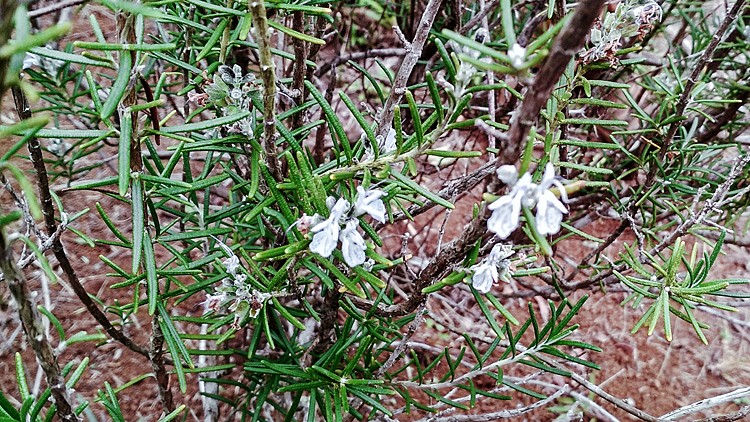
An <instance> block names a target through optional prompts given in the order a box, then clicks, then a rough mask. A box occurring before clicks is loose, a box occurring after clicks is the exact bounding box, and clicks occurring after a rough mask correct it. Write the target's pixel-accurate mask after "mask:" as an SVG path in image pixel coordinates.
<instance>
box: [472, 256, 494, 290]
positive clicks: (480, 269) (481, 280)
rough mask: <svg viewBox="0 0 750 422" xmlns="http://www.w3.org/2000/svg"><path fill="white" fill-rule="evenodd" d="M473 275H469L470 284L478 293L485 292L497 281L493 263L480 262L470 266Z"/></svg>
mask: <svg viewBox="0 0 750 422" xmlns="http://www.w3.org/2000/svg"><path fill="white" fill-rule="evenodd" d="M471 270H472V271H474V275H473V276H471V285H472V286H474V288H475V289H477V291H478V292H480V293H487V292H489V291H490V288H492V285H493V284H494V283H496V282H497V266H496V265H495V264H494V263H489V262H482V263H481V264H478V265H474V266H472V267H471Z"/></svg>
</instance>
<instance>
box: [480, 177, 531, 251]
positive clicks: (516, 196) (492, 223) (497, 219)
mask: <svg viewBox="0 0 750 422" xmlns="http://www.w3.org/2000/svg"><path fill="white" fill-rule="evenodd" d="M534 188H535V185H534V184H533V183H531V175H530V174H529V173H526V174H524V175H523V176H521V179H519V180H518V183H516V184H515V185H514V186H513V189H511V191H510V193H508V194H507V195H505V196H502V197H501V198H500V199H498V200H496V201H495V202H493V203H491V204H490V205H489V207H488V208H489V209H490V210H491V211H492V215H491V216H490V219H489V220H488V221H487V228H488V229H489V230H490V231H492V232H494V233H497V235H498V236H500V238H501V239H505V238H507V237H508V236H510V234H511V233H513V231H514V230H515V229H517V228H518V223H519V215H520V213H521V205H522V204H523V205H525V202H526V201H524V199H525V197H526V196H527V195H529V193H530V192H531V191H532V190H533V189H534Z"/></svg>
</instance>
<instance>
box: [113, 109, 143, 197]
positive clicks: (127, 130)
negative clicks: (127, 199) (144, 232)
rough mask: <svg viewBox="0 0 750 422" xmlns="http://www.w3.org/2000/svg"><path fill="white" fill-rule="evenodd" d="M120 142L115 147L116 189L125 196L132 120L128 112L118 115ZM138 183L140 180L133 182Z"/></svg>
mask: <svg viewBox="0 0 750 422" xmlns="http://www.w3.org/2000/svg"><path fill="white" fill-rule="evenodd" d="M120 122H121V124H120V143H119V146H118V149H117V171H118V183H117V186H118V189H119V193H120V196H125V193H126V192H127V191H128V185H129V184H130V151H131V145H130V142H131V136H132V133H131V132H132V130H133V121H132V117H131V114H130V113H129V112H127V111H126V112H124V113H122V116H120ZM134 183H140V182H137V181H136V182H134Z"/></svg>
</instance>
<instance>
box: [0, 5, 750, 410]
mask: <svg viewBox="0 0 750 422" xmlns="http://www.w3.org/2000/svg"><path fill="white" fill-rule="evenodd" d="M84 11H85V13H83V15H85V14H86V13H88V12H90V9H89V8H88V7H87V8H86V9H84ZM76 25H77V27H76V30H75V31H74V34H75V35H74V36H73V37H74V38H76V37H78V38H80V37H83V38H85V36H84V35H82V34H87V33H88V32H87V29H86V28H87V26H85V25H86V24H85V23H81V22H78V23H77V24H76ZM345 83H346V77H344V78H343V80H342V81H340V84H342V85H344V84H345ZM2 104H3V109H2V116H0V117H2V122H3V124H5V122H7V121H12V120H14V119H15V115H14V113H13V111H12V109H11V108H10V106H11V105H12V101H11V100H10V98H5V99H3V102H2ZM457 136H458V135H457ZM460 136H461V137H462V138H463V137H468V136H467V134H466V133H461V134H460ZM469 138H471V137H469ZM454 141H455V142H459V141H460V139H453V140H450V139H449V140H446V141H445V142H447V143H449V142H454ZM7 145H8V144H7V143H3V144H0V153H2V151H4V150H5V148H7ZM166 146H168V145H162V148H166ZM115 155H116V151H114V150H112V149H104V150H102V153H101V155H100V157H99V158H100V159H102V160H103V161H107V162H111V161H110V158H111V157H113V156H115ZM479 164H481V163H476V162H469V163H467V164H466V166H465V167H463V168H461V169H459V172H460V173H461V174H463V173H465V172H467V171H469V170H470V169H472V168H475V167H476V166H478V165H479ZM423 170H429V166H428V165H425V167H424V168H423ZM113 171H114V169H112V168H111V167H109V166H103V167H101V168H100V169H98V170H96V172H94V173H92V174H90V175H88V176H87V179H93V178H101V177H105V176H108V175H111V174H113ZM440 177H442V178H443V180H440V179H438V178H434V179H430V177H429V176H427V177H426V179H427V180H425V183H426V184H428V185H429V184H431V183H432V184H435V185H440V184H441V183H442V182H443V181H444V180H447V178H450V177H455V175H453V176H447V177H446V176H445V175H441V176H440ZM483 190H484V189H483V187H482V186H479V187H477V188H476V189H475V190H474V191H473V192H472V193H471V194H470V195H468V196H467V197H465V198H464V199H462V200H461V202H460V205H459V206H458V207H457V209H456V211H454V212H453V213H452V214H451V215H450V217H449V220H448V221H447V223H445V226H446V227H449V228H450V229H449V230H447V231H446V234H445V239H446V241H447V240H449V239H450V238H451V237H452V236H455V235H456V233H457V232H456V231H457V230H460V227H462V225H463V223H464V222H465V221H466V220H467V218H468V217H467V216H469V215H470V210H471V208H470V207H471V204H472V203H473V201H472V199H473V198H476V197H478V196H479V195H480V194H481V192H482V191H483ZM62 200H63V202H64V204H65V205H66V207H67V211H68V212H69V213H74V212H77V211H80V210H82V209H84V208H90V209H92V210H93V209H94V206H95V203H96V202H97V201H98V202H101V203H102V205H103V206H104V207H105V208H106V209H107V210H108V211H109V212H110V213H111V215H114V216H117V217H118V218H121V219H125V220H127V219H128V218H129V217H128V214H129V212H130V210H129V209H128V208H127V207H125V206H123V205H122V204H118V203H114V202H113V201H111V200H109V199H108V198H107V197H105V196H103V195H101V194H98V193H86V192H75V193H68V194H65V195H62ZM9 204H10V199H9V197H8V195H7V193H6V192H5V191H4V190H3V191H0V205H2V206H3V207H6V206H8V205H9ZM6 209H7V208H6ZM442 225H443V218H442V217H441V216H439V215H437V214H436V213H427V214H425V215H423V216H420V218H418V219H417V220H416V221H415V222H409V223H401V224H400V225H399V226H398V227H397V228H396V229H395V230H396V231H401V232H409V233H411V235H412V238H411V240H410V243H409V245H408V246H409V248H410V249H409V252H410V253H413V254H414V255H415V260H414V261H413V262H414V264H415V265H418V264H419V262H418V260H419V259H426V258H429V256H430V255H431V254H432V253H433V252H434V248H435V245H436V244H437V237H438V235H439V232H440V231H441V227H442ZM611 226H612V224H611V222H607V221H600V222H597V223H595V224H593V225H591V226H590V227H587V228H586V230H587V231H590V232H592V233H596V234H597V235H599V236H602V235H604V234H606V233H608V232H609V231H610V230H611V229H612V227H611ZM74 227H75V228H77V229H79V230H81V231H82V232H84V233H85V234H87V235H88V236H90V237H92V238H108V237H110V236H109V235H108V231H107V230H106V228H105V227H102V225H101V222H100V220H99V218H98V216H97V215H96V213H94V212H89V213H88V214H87V215H85V216H83V217H82V218H81V219H80V220H78V221H76V222H75V224H74ZM623 238H624V239H628V236H627V234H626V235H625V236H624V237H623ZM63 240H64V242H65V244H66V250H67V252H68V254H69V257H70V258H71V261H72V263H73V265H74V266H75V268H76V270H77V271H78V273H79V275H80V276H81V279H82V281H83V284H84V286H85V287H86V289H87V290H88V292H89V293H91V294H93V295H96V296H97V297H99V298H101V299H102V300H103V301H105V302H108V303H111V302H112V301H115V300H117V299H122V300H130V298H128V292H126V291H124V290H113V289H111V288H110V286H111V285H112V283H113V282H114V280H115V279H114V278H112V277H107V276H106V275H105V274H106V273H107V272H108V269H107V267H106V266H105V265H104V263H103V262H102V261H101V259H100V258H99V256H100V255H101V256H105V257H107V258H109V259H112V260H114V261H115V262H129V258H130V257H129V256H127V255H125V252H123V251H122V250H120V249H117V248H113V247H110V246H105V245H98V246H96V247H90V246H88V245H85V244H83V243H82V242H80V240H79V239H77V238H76V237H75V236H73V235H72V234H71V233H67V234H65V235H64V237H63ZM590 250H591V245H590V244H588V243H586V242H584V241H581V240H580V239H571V240H569V241H566V242H565V243H563V244H562V245H560V246H559V247H558V248H557V251H558V252H557V253H558V254H559V255H558V257H559V258H565V257H566V256H567V257H570V258H571V259H573V260H574V259H575V258H580V257H581V256H584V255H586V254H587V253H588V252H589V251H590ZM724 251H725V252H726V253H725V254H724V255H722V256H721V257H720V258H719V260H718V262H717V264H716V266H715V267H714V269H713V270H712V272H711V275H712V277H713V278H743V277H750V251H749V250H748V248H745V247H739V246H734V245H727V246H726V247H725V249H724ZM50 259H51V262H52V264H53V268H54V269H55V270H56V271H57V272H58V273H60V271H59V268H58V266H57V265H56V262H55V261H54V259H53V258H50ZM26 276H27V277H28V279H29V282H30V284H31V286H32V288H33V289H36V290H38V291H39V292H41V293H40V295H39V296H38V297H39V300H40V302H41V303H46V306H47V307H48V308H49V309H50V310H51V311H52V312H53V313H54V314H55V315H56V316H57V317H58V318H59V319H60V321H61V323H62V325H63V326H64V327H65V328H66V332H67V333H68V334H69V335H71V334H73V333H76V332H79V331H85V332H87V333H96V332H98V331H99V328H98V327H97V325H96V324H95V323H94V321H93V320H92V319H91V318H90V317H89V316H88V314H87V313H86V312H85V310H84V308H83V306H82V305H81V303H80V301H79V300H78V299H77V298H76V297H75V295H74V294H73V292H72V290H71V289H70V287H69V286H67V285H66V283H65V281H64V278H60V280H59V282H58V283H53V284H48V281H46V280H44V274H43V272H42V271H41V270H40V269H39V268H37V267H30V268H29V269H28V271H27V272H26ZM504 288H505V289H506V293H507V294H508V295H509V296H510V295H512V292H513V289H517V288H519V286H517V285H515V284H511V285H507V286H504ZM589 293H590V294H591V297H590V298H589V301H588V303H587V305H586V308H587V309H588V312H587V313H586V317H585V318H580V317H579V318H576V320H575V322H577V323H578V324H580V329H579V330H578V331H577V332H576V334H575V336H574V338H575V339H577V340H582V341H587V342H590V343H593V344H595V345H599V346H601V347H602V348H604V349H605V351H604V352H602V353H588V354H586V355H585V356H584V357H585V358H587V359H590V360H592V361H593V362H595V363H597V364H599V365H600V366H601V367H602V370H601V371H588V372H587V377H588V379H589V381H591V382H593V383H595V384H597V385H599V386H600V387H602V388H604V389H605V390H606V391H608V392H609V393H610V394H612V395H614V396H616V397H619V398H622V399H628V400H629V401H630V402H631V403H632V404H633V405H635V406H636V407H638V408H640V409H642V410H644V411H646V412H648V413H650V414H652V415H662V414H664V413H667V412H669V411H671V410H673V409H675V408H678V407H681V406H684V405H687V404H689V403H692V402H695V401H697V400H701V399H704V398H707V397H712V396H716V395H718V394H723V393H726V392H729V391H732V390H735V389H737V388H740V387H743V386H748V385H750V354H748V351H749V350H750V310H749V309H748V307H747V303H744V302H743V303H738V304H736V305H737V306H738V307H739V309H740V311H739V312H737V313H735V314H728V313H722V315H713V314H708V313H705V312H699V314H700V317H699V318H701V320H702V321H704V322H707V323H708V324H710V326H711V329H710V330H705V331H704V332H705V334H706V336H707V338H708V341H709V344H708V345H707V346H704V345H702V344H701V343H700V341H699V340H698V338H697V337H696V336H695V333H693V332H692V328H691V327H690V326H689V325H688V324H686V323H684V322H682V321H676V322H673V325H674V326H673V330H674V340H673V341H672V342H667V341H666V340H665V339H664V337H663V335H662V334H661V333H660V332H659V331H658V330H657V332H655V333H654V334H653V335H652V336H647V335H646V332H645V330H644V329H642V330H641V331H639V332H638V333H636V334H630V330H631V328H632V327H633V325H634V324H635V322H636V321H637V320H638V318H639V317H640V316H641V315H642V313H643V311H644V310H645V308H639V309H632V308H631V307H629V306H625V307H623V306H620V302H621V301H622V300H623V299H624V298H625V297H626V294H625V293H624V292H621V291H617V288H616V287H614V288H612V289H610V290H609V291H606V292H603V291H600V290H594V291H591V292H589ZM441 295H442V296H441ZM576 295H577V296H580V294H579V293H576ZM575 298H576V296H574V299H575ZM528 301H531V302H532V303H534V305H535V307H536V311H537V314H538V315H542V316H544V315H545V312H546V302H545V300H544V299H542V298H540V297H538V298H531V299H509V300H508V301H507V303H504V304H505V305H506V307H507V308H508V309H509V310H511V311H512V312H513V313H514V315H516V317H517V318H518V319H519V320H521V319H522V318H524V317H525V315H527V313H528V310H527V309H528V308H527V303H528ZM196 305H197V304H196V303H187V304H184V305H183V306H184V309H183V310H184V312H185V313H186V314H191V313H196V314H199V313H200V312H201V310H200V309H199V308H198V307H197V306H196ZM427 309H428V314H427V317H426V322H425V326H424V327H427V328H426V329H423V330H420V331H419V332H418V333H417V335H416V336H415V337H414V338H413V342H414V343H415V345H413V348H415V349H419V347H420V345H427V346H432V347H434V348H442V347H449V348H450V350H451V351H452V352H453V353H456V352H457V351H458V350H459V349H460V347H461V346H462V345H464V344H462V341H458V340H455V339H456V338H458V339H460V338H461V337H460V334H461V333H463V332H466V331H472V332H473V333H475V334H477V336H479V337H482V336H484V337H485V338H491V337H492V332H491V330H490V328H489V327H487V326H486V323H484V322H481V321H482V316H481V313H480V312H479V310H478V307H477V306H476V304H475V303H474V301H473V298H472V297H471V294H470V293H469V291H468V289H467V287H466V286H462V285H458V286H456V287H455V288H454V289H451V290H448V291H445V292H441V293H440V295H436V296H435V297H434V298H431V299H430V301H429V302H428V307H427ZM108 316H109V318H110V319H111V320H112V321H117V318H116V316H115V315H112V314H109V315H108ZM149 321H150V318H149V317H148V316H147V315H146V314H145V312H140V313H139V314H137V315H135V316H134V317H132V318H131V319H130V320H129V322H128V323H127V324H126V325H124V327H123V329H124V331H125V332H126V334H128V335H129V336H131V337H133V338H134V339H135V340H136V341H138V342H139V343H140V344H145V342H146V341H147V339H148V333H149V332H150V329H151V328H150V322H149ZM49 332H50V334H51V337H52V338H53V344H57V335H56V334H55V333H54V329H50V330H49ZM456 334H458V335H456ZM428 349H429V347H425V348H423V349H422V351H421V353H428V351H429V350H428ZM425 350H427V352H426V351H425ZM16 352H20V353H21V356H22V358H23V361H24V362H25V363H26V367H27V370H28V372H27V373H26V377H27V379H28V383H29V386H30V388H31V392H32V393H38V392H39V391H40V389H41V388H43V385H44V382H43V380H42V375H41V371H40V370H39V368H38V366H37V365H36V363H35V360H34V358H33V354H32V353H31V351H30V349H29V348H28V346H27V344H26V342H25V341H24V337H23V332H22V330H21V327H20V326H19V323H18V320H17V317H16V310H15V306H14V305H13V304H12V303H10V299H9V296H8V292H7V289H6V287H5V285H4V284H0V386H2V387H0V388H2V390H3V392H4V393H5V394H6V395H8V396H10V397H11V398H12V400H17V399H18V397H19V393H18V391H17V390H16V387H15V379H16V375H15V364H14V356H15V353H16ZM85 357H89V359H90V361H89V363H88V369H87V371H86V372H85V375H84V377H83V378H82V380H81V382H80V383H79V384H78V385H77V386H76V388H75V399H76V400H77V402H79V403H80V402H82V401H84V400H88V401H91V403H92V404H91V407H90V409H89V410H87V413H90V415H92V416H94V417H95V418H96V419H98V420H108V419H109V418H108V417H107V416H106V412H105V410H104V408H103V407H102V406H101V404H99V403H97V402H96V401H95V398H96V394H97V390H98V389H101V388H102V385H103V384H104V382H109V383H110V384H111V385H112V386H113V387H120V386H123V385H125V384H126V383H128V382H129V381H130V380H132V379H135V378H137V377H142V378H141V380H140V381H138V382H137V385H136V386H135V388H129V389H128V390H126V391H127V393H124V394H121V395H120V396H118V398H119V399H120V405H121V407H122V408H123V410H124V412H123V413H124V414H126V415H128V416H129V418H128V420H133V421H135V420H143V421H155V420H156V419H157V417H158V414H159V413H160V411H161V404H160V402H159V399H158V394H157V388H156V383H155V381H154V379H153V377H151V376H150V373H151V368H150V366H149V363H148V361H147V360H146V359H145V358H144V357H143V356H140V355H138V354H135V353H133V352H130V351H128V350H125V349H124V348H123V347H121V346H120V345H119V344H116V343H112V342H103V343H100V344H93V343H80V344H76V345H72V346H70V347H67V348H66V349H65V350H64V351H63V352H62V354H61V355H60V357H59V361H60V362H74V363H76V364H77V363H79V362H81V361H82V360H83V359H84V358H85ZM526 374H528V372H526V373H524V372H523V371H519V372H518V373H514V372H510V373H509V374H507V375H508V376H522V375H526ZM188 380H189V385H188V390H187V392H186V394H185V396H186V399H187V400H188V401H189V403H190V406H189V407H191V408H192V409H199V408H200V404H199V403H200V398H199V397H198V395H197V377H196V376H189V378H188ZM172 381H173V383H174V385H173V388H172V391H173V392H174V393H175V394H176V397H175V402H176V403H182V402H183V400H182V397H181V396H180V394H179V392H178V389H177V388H176V380H172ZM555 381H556V382H557V381H559V382H565V383H567V384H569V385H570V386H571V387H573V388H574V390H575V391H577V392H578V393H580V394H582V395H584V396H587V397H589V398H590V399H592V400H593V401H594V402H595V403H596V404H598V405H600V406H602V407H603V408H604V409H606V410H607V411H609V412H611V413H612V414H613V415H615V416H616V417H618V418H620V419H622V420H630V419H632V418H631V417H630V416H629V415H627V414H626V413H625V412H623V411H621V410H619V409H616V408H615V407H614V406H612V405H611V404H609V403H607V402H605V401H603V400H602V399H600V398H598V397H594V396H593V395H590V394H589V393H588V391H587V390H585V389H583V388H582V387H580V386H578V385H577V384H576V383H575V382H573V381H571V380H564V381H560V380H555ZM540 388H541V387H540ZM541 391H544V392H545V393H547V394H551V393H552V392H553V391H550V390H548V389H547V390H544V389H542V390H541ZM229 395H231V392H229ZM528 403H529V402H528V399H525V398H519V399H518V400H515V401H509V402H508V401H490V400H488V399H479V400H478V404H477V409H475V410H474V411H472V412H488V411H496V410H500V409H513V408H516V407H517V406H521V405H523V404H528ZM394 404H395V405H398V403H397V402H394ZM558 404H559V405H561V406H563V405H566V404H569V403H567V402H562V401H561V402H560V403H558ZM746 404H748V403H746V402H744V401H743V402H738V403H735V402H730V403H726V404H723V405H720V406H717V407H714V408H712V409H711V412H710V414H706V415H699V414H695V415H691V417H690V418H689V419H694V418H693V416H694V417H695V418H698V417H700V416H710V415H715V414H721V413H728V412H732V411H736V410H737V409H738V408H739V407H740V406H742V405H746ZM564 411H565V410H561V412H563V413H564ZM470 413H471V412H470ZM456 414H459V413H456ZM558 416H559V414H558V413H553V412H550V411H548V410H539V411H536V412H535V413H532V414H529V415H525V416H524V417H523V418H522V420H554V419H555V418H556V417H558ZM398 419H399V420H402V421H410V420H415V415H413V414H402V415H399V417H398ZM187 420H195V421H200V420H202V415H201V414H200V413H198V412H197V411H191V413H190V415H189V416H188V418H187Z"/></svg>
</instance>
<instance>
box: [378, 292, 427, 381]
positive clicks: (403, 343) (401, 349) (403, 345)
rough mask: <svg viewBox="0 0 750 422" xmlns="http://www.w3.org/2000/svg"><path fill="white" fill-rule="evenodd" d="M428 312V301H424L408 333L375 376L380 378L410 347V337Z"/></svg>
mask: <svg viewBox="0 0 750 422" xmlns="http://www.w3.org/2000/svg"><path fill="white" fill-rule="evenodd" d="M426 313H427V309H426V302H425V303H422V304H421V305H420V306H419V308H418V309H417V313H416V315H415V316H414V320H413V321H412V322H411V323H410V324H409V328H408V329H407V331H406V334H405V335H404V338H403V339H401V342H399V344H398V346H396V348H395V349H394V350H393V353H391V355H390V356H389V357H388V360H386V361H385V363H384V364H383V366H381V367H380V368H378V370H377V372H375V377H376V378H380V377H382V376H383V374H385V373H386V372H387V371H388V370H389V369H391V366H393V364H394V363H396V359H398V358H399V357H400V356H401V353H403V352H404V350H406V348H408V347H409V339H410V338H411V337H412V336H413V335H414V333H415V332H416V331H417V327H419V325H420V324H422V321H424V314H426Z"/></svg>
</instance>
